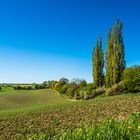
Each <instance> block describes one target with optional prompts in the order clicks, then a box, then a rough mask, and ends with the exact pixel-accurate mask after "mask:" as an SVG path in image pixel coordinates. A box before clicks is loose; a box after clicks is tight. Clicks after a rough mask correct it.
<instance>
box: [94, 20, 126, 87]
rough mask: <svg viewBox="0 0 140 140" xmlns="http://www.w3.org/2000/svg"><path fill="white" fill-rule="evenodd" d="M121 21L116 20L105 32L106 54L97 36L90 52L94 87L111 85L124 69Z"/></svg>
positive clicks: (118, 80) (119, 78)
mask: <svg viewBox="0 0 140 140" xmlns="http://www.w3.org/2000/svg"><path fill="white" fill-rule="evenodd" d="M122 25H123V24H122V22H121V21H120V20H117V21H116V22H115V24H114V25H113V26H112V28H111V29H110V30H109V32H108V33H107V40H106V46H107V47H106V54H105V55H104V52H103V49H102V39H101V37H99V38H97V41H96V46H95V47H94V48H93V52H92V64H93V80H94V84H95V86H96V87H102V86H104V85H105V86H106V87H111V86H113V85H114V84H117V83H119V82H120V81H121V79H122V73H123V71H124V69H125V51H124V43H123V37H122Z"/></svg>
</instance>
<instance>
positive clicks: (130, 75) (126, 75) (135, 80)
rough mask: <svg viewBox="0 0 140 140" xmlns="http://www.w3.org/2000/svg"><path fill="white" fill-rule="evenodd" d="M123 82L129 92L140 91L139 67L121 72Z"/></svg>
mask: <svg viewBox="0 0 140 140" xmlns="http://www.w3.org/2000/svg"><path fill="white" fill-rule="evenodd" d="M123 82H124V86H125V88H126V89H127V90H128V91H129V92H139V91H140V66H133V67H130V68H126V69H125V70H124V72H123Z"/></svg>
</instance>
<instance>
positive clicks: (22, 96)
mask: <svg viewBox="0 0 140 140" xmlns="http://www.w3.org/2000/svg"><path fill="white" fill-rule="evenodd" d="M65 102H68V101H66V100H65V99H64V98H62V97H61V96H59V95H58V94H57V93H56V92H55V91H52V90H11V91H6V92H0V111H5V110H10V109H12V110H13V109H23V108H28V107H33V106H43V105H54V104H61V103H65Z"/></svg>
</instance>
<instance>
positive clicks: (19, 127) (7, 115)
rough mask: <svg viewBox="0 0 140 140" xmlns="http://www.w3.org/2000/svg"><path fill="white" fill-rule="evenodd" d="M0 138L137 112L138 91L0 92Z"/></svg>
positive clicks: (139, 108)
mask: <svg viewBox="0 0 140 140" xmlns="http://www.w3.org/2000/svg"><path fill="white" fill-rule="evenodd" d="M0 110H1V111H0V126H1V127H0V139H4V138H5V139H13V137H15V138H17V139H26V138H27V137H31V136H33V135H36V134H37V135H40V134H50V135H51V136H53V135H56V134H62V133H63V132H64V131H65V130H66V129H67V128H70V129H71V130H75V129H76V128H81V127H82V126H83V125H85V124H87V123H91V122H96V123H98V122H100V121H102V120H104V119H105V118H108V117H109V118H112V117H113V118H116V119H117V120H123V119H124V118H126V117H128V116H129V115H130V114H131V113H133V112H140V93H137V94H124V95H117V96H111V97H108V96H100V97H97V98H95V99H92V100H85V101H75V102H73V101H71V100H67V99H65V98H63V97H61V96H60V95H58V93H57V92H55V91H51V90H34V91H32V90H31V91H9V92H3V93H0Z"/></svg>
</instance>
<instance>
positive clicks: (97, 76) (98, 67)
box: [92, 37, 104, 87]
mask: <svg viewBox="0 0 140 140" xmlns="http://www.w3.org/2000/svg"><path fill="white" fill-rule="evenodd" d="M92 66H93V80H94V84H95V85H96V86H97V87H102V86H103V85H104V73H103V68H104V54H103V50H102V39H101V37H99V38H97V41H96V47H95V48H93V52H92Z"/></svg>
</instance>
